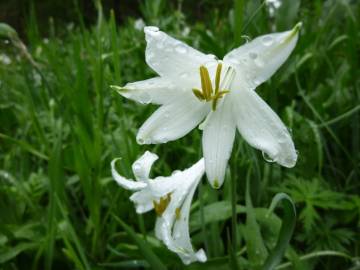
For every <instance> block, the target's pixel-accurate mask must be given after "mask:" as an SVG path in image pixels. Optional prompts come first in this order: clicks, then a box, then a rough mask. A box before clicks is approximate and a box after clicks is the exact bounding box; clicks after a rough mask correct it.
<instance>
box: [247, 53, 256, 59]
mask: <svg viewBox="0 0 360 270" xmlns="http://www.w3.org/2000/svg"><path fill="white" fill-rule="evenodd" d="M257 56H258V55H257V53H256V52H249V57H250V58H251V59H253V60H255V59H256V58H257Z"/></svg>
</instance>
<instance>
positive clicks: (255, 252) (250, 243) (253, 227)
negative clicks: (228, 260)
mask: <svg viewBox="0 0 360 270" xmlns="http://www.w3.org/2000/svg"><path fill="white" fill-rule="evenodd" d="M250 171H251V170H249V172H250ZM249 180H250V173H249V174H248V176H247V179H246V194H245V201H246V225H245V231H246V233H245V241H246V247H247V254H248V258H249V261H250V264H251V265H252V267H253V268H254V269H259V267H260V265H262V263H263V262H264V261H265V259H266V257H267V255H268V252H267V250H266V247H265V244H264V241H263V238H262V235H261V231H260V226H259V224H258V223H257V221H256V216H255V210H254V208H253V205H252V201H251V197H250V184H249V182H250V181H249Z"/></svg>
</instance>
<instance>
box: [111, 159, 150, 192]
mask: <svg viewBox="0 0 360 270" xmlns="http://www.w3.org/2000/svg"><path fill="white" fill-rule="evenodd" d="M119 159H120V158H116V159H114V160H113V161H111V173H112V177H113V178H114V180H115V181H116V182H117V183H118V184H119V185H120V186H121V187H123V188H125V189H128V190H140V189H143V188H144V187H146V186H147V184H146V183H144V182H136V181H134V180H132V179H127V178H125V177H123V176H121V175H120V174H119V173H118V172H117V171H116V168H115V163H116V161H117V160H119Z"/></svg>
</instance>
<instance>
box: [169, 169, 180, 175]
mask: <svg viewBox="0 0 360 270" xmlns="http://www.w3.org/2000/svg"><path fill="white" fill-rule="evenodd" d="M179 173H180V171H179V170H175V171H173V172H172V174H171V176H176V175H179Z"/></svg>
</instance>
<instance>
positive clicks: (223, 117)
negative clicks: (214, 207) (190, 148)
mask: <svg viewBox="0 0 360 270" xmlns="http://www.w3.org/2000/svg"><path fill="white" fill-rule="evenodd" d="M234 138H235V123H234V120H233V115H232V109H231V99H230V97H225V100H224V102H223V103H222V104H221V106H219V107H218V109H217V110H216V111H213V112H211V113H210V115H209V116H208V119H207V121H206V124H205V128H204V132H203V137H202V147H203V153H204V158H205V168H206V175H207V178H208V180H209V182H210V184H211V186H212V187H214V188H219V187H220V186H221V185H222V184H223V182H224V177H225V170H226V166H227V163H228V160H229V158H230V155H231V150H232V147H233V143H234Z"/></svg>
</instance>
